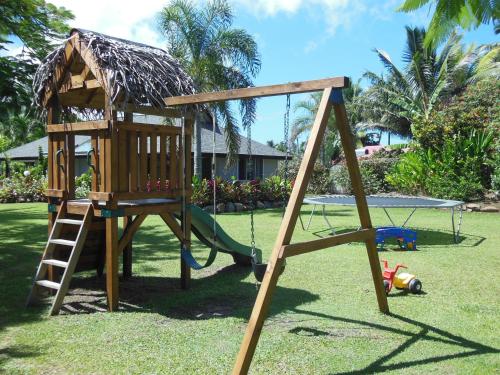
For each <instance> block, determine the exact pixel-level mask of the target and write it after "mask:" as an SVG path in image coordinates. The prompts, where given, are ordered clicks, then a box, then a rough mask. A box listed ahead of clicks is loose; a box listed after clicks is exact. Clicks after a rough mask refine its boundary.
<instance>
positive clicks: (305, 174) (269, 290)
mask: <svg viewBox="0 0 500 375" xmlns="http://www.w3.org/2000/svg"><path fill="white" fill-rule="evenodd" d="M331 95H332V89H331V88H327V89H325V90H324V91H323V96H322V98H321V102H320V104H319V107H318V113H317V114H316V119H315V120H314V124H313V127H312V129H311V132H310V135H309V140H308V142H307V147H306V150H305V152H304V157H303V158H302V162H301V164H300V168H299V172H298V174H297V178H296V180H295V184H294V186H293V189H292V193H291V195H290V200H289V202H288V205H287V208H286V211H285V215H284V216H283V220H282V221H281V226H280V229H279V232H278V237H277V238H276V242H275V244H274V248H273V251H272V254H271V258H270V259H269V261H268V264H267V270H266V273H265V274H264V279H263V280H262V284H261V286H260V289H259V293H258V295H257V299H256V300H255V305H254V307H253V310H252V315H251V316H250V320H249V321H248V326H247V329H246V332H245V336H244V337H243V341H242V343H241V347H240V351H239V353H238V357H237V358H236V363H235V364H234V368H233V374H246V373H247V372H248V369H249V368H250V363H251V362H252V358H253V354H254V352H255V348H256V346H257V342H258V341H259V337H260V333H261V331H262V326H263V325H264V320H265V318H266V315H267V311H268V308H269V305H270V304H271V298H272V295H273V292H274V290H275V289H276V284H277V282H278V277H279V275H280V272H281V268H282V266H283V261H284V258H282V257H280V254H281V252H282V247H283V246H285V245H288V244H290V241H291V239H292V235H293V231H294V229H295V224H296V223H297V218H298V216H299V211H300V207H301V206H302V201H303V199H304V196H305V193H306V189H307V185H308V183H309V180H310V178H311V174H312V171H313V168H314V163H315V162H316V159H317V157H318V152H319V148H320V145H321V141H322V139H323V135H324V134H325V129H326V126H327V123H328V118H329V116H330V112H331V109H332V104H331V102H330V100H331Z"/></svg>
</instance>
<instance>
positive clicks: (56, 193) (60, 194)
mask: <svg viewBox="0 0 500 375" xmlns="http://www.w3.org/2000/svg"><path fill="white" fill-rule="evenodd" d="M45 196H46V197H52V198H61V199H63V200H66V199H68V191H67V190H59V189H47V190H45Z"/></svg>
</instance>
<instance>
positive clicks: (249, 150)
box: [247, 124, 255, 258]
mask: <svg viewBox="0 0 500 375" xmlns="http://www.w3.org/2000/svg"><path fill="white" fill-rule="evenodd" d="M247 153H248V168H249V169H250V170H251V173H252V177H253V159H252V125H251V124H249V125H248V126H247ZM253 198H254V196H253V195H251V201H250V246H251V247H252V258H255V227H254V218H253V209H254V199H253Z"/></svg>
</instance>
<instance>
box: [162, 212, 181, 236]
mask: <svg viewBox="0 0 500 375" xmlns="http://www.w3.org/2000/svg"><path fill="white" fill-rule="evenodd" d="M160 217H161V218H162V219H163V221H164V222H165V224H167V226H168V227H169V228H170V230H171V231H172V233H174V234H175V236H176V237H177V239H178V240H179V241H180V242H182V241H184V234H183V233H182V228H181V226H180V224H179V223H178V222H177V220H175V219H174V217H173V216H172V214H171V213H168V212H165V213H162V214H160Z"/></svg>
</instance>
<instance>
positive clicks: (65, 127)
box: [47, 120, 109, 133]
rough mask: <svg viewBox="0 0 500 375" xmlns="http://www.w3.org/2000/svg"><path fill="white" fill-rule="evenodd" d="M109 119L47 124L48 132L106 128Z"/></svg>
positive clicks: (107, 127)
mask: <svg viewBox="0 0 500 375" xmlns="http://www.w3.org/2000/svg"><path fill="white" fill-rule="evenodd" d="M108 129H109V121H107V120H101V121H82V122H67V123H64V124H53V125H47V132H48V133H68V132H74V133H76V132H87V131H92V130H108Z"/></svg>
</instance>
